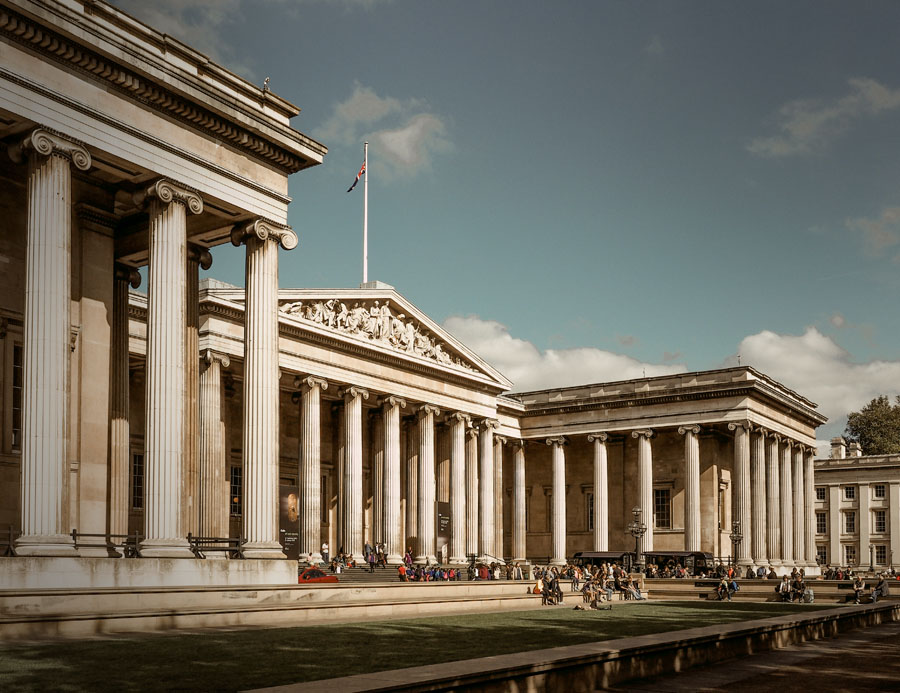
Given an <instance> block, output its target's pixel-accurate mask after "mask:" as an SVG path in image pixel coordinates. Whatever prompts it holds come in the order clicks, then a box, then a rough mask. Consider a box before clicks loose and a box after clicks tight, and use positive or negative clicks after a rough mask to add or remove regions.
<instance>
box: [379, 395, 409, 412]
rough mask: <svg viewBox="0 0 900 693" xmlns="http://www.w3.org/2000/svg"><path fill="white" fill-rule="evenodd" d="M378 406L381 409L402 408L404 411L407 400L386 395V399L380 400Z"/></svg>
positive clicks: (380, 398)
mask: <svg viewBox="0 0 900 693" xmlns="http://www.w3.org/2000/svg"><path fill="white" fill-rule="evenodd" d="M378 406H380V407H389V408H393V407H400V408H401V409H404V408H405V407H406V400H405V399H403V398H402V397H397V395H386V396H385V397H379V398H378Z"/></svg>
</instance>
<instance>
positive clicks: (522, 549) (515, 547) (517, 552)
mask: <svg viewBox="0 0 900 693" xmlns="http://www.w3.org/2000/svg"><path fill="white" fill-rule="evenodd" d="M512 445H513V455H514V457H513V518H512V555H513V561H517V562H520V563H524V562H525V560H526V555H527V553H526V552H527V547H526V540H525V537H526V532H525V441H523V440H516V441H513V443H512Z"/></svg>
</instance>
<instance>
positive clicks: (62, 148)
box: [7, 127, 91, 171]
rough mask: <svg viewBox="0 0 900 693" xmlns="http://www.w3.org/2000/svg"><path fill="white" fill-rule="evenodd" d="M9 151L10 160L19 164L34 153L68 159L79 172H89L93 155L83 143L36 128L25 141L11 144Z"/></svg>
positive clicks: (52, 131)
mask: <svg viewBox="0 0 900 693" xmlns="http://www.w3.org/2000/svg"><path fill="white" fill-rule="evenodd" d="M7 151H8V153H9V158H10V159H12V160H13V161H14V162H15V163H17V164H21V163H22V162H23V161H24V160H25V158H26V156H27V155H29V154H32V153H34V154H40V155H41V156H59V157H62V158H64V159H68V160H69V161H71V162H72V165H73V166H74V167H75V168H77V169H78V170H79V171H87V170H88V169H89V168H90V167H91V155H90V153H89V152H88V150H87V148H86V147H85V146H84V145H83V144H81V142H78V141H77V140H73V139H71V138H70V137H67V136H65V135H62V134H60V133H58V132H56V131H55V130H51V129H49V128H44V127H37V128H35V129H34V130H32V131H31V132H29V133H28V134H27V135H26V136H25V137H24V138H23V139H21V140H19V141H18V142H16V143H15V144H11V145H10V146H9V147H8V149H7Z"/></svg>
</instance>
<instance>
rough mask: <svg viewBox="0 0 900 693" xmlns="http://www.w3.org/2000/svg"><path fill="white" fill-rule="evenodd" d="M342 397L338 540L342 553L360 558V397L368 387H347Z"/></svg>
mask: <svg viewBox="0 0 900 693" xmlns="http://www.w3.org/2000/svg"><path fill="white" fill-rule="evenodd" d="M342 395H343V397H344V504H343V513H342V517H341V527H342V531H341V541H342V542H343V544H344V553H347V554H350V555H352V556H353V557H354V558H356V559H357V560H358V561H362V559H363V497H362V490H363V464H362V458H363V432H362V409H363V404H362V403H363V400H365V399H368V398H369V393H368V391H366V390H364V389H362V388H361V387H348V388H347V389H346V390H344V391H343V393H342Z"/></svg>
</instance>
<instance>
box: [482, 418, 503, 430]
mask: <svg viewBox="0 0 900 693" xmlns="http://www.w3.org/2000/svg"><path fill="white" fill-rule="evenodd" d="M481 425H482V426H484V427H485V428H488V429H491V430H497V429H498V428H500V422H499V421H497V419H488V418H484V419H482V420H481Z"/></svg>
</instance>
